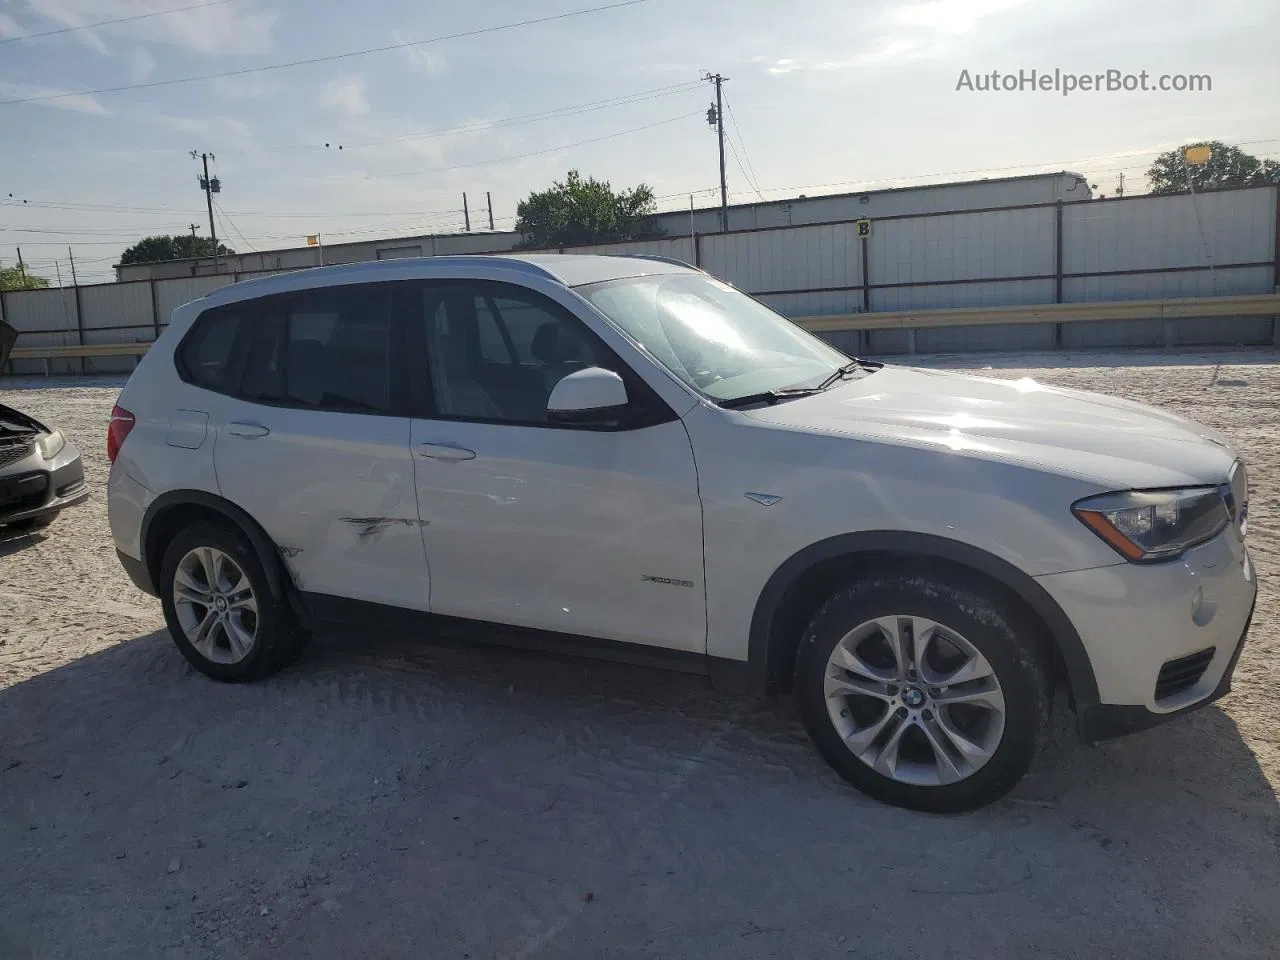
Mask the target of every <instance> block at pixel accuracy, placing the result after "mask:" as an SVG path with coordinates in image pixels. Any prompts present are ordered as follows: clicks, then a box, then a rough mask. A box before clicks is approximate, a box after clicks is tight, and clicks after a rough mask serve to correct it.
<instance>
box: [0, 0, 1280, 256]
mask: <svg viewBox="0 0 1280 960" xmlns="http://www.w3.org/2000/svg"><path fill="white" fill-rule="evenodd" d="M618 2H619V0H475V2H471V3H458V2H442V0H425V2H423V0H418V2H411V0H361V2H359V3H337V2H334V0H305V2H304V0H214V2H210V0H0V101H2V102H0V262H3V263H12V262H13V260H14V259H15V258H16V252H15V249H14V248H15V247H17V246H21V247H22V251H23V256H24V258H25V259H26V260H28V261H31V262H32V263H33V264H35V265H37V266H39V267H41V268H42V269H43V270H44V271H45V272H47V273H48V274H49V275H50V276H52V275H53V273H54V267H53V261H54V259H55V258H56V259H58V260H60V261H61V264H60V266H61V268H62V270H63V271H66V270H67V259H66V257H67V251H66V246H67V244H68V243H70V244H71V245H72V246H73V249H74V251H75V256H76V260H77V266H78V268H79V271H80V274H81V279H82V280H83V279H85V278H86V277H88V278H90V279H109V278H110V276H111V273H110V265H111V263H112V262H114V261H115V260H116V258H117V257H118V255H119V253H120V251H121V250H122V249H123V248H124V247H125V246H127V245H128V244H129V243H130V242H131V241H133V240H136V239H138V238H140V237H142V236H144V235H147V234H154V233H171V232H177V231H185V230H188V229H189V226H188V225H189V224H190V223H192V222H194V223H196V225H197V228H198V230H199V232H200V233H201V234H202V235H207V232H208V225H207V215H206V212H205V207H204V198H203V195H202V193H201V192H200V190H199V188H198V185H197V183H196V173H197V167H198V164H197V162H195V161H193V160H192V159H191V158H190V157H189V155H188V153H189V151H191V150H201V151H210V152H212V153H213V154H214V155H215V157H216V160H215V163H214V167H215V170H216V173H217V175H218V176H219V177H220V178H221V180H222V183H223V192H222V194H221V196H220V197H219V204H220V207H221V212H220V213H219V236H220V237H222V236H223V235H226V239H227V241H228V242H229V243H230V245H231V246H233V247H235V248H237V249H240V250H244V249H269V248H272V247H281V246H294V245H297V244H298V243H300V242H301V241H302V239H303V238H304V236H305V235H306V234H308V233H315V232H317V231H320V232H322V233H323V234H324V235H325V236H326V237H327V238H328V239H330V240H331V242H335V243H336V242H338V241H339V240H341V239H355V238H361V237H366V238H367V237H375V236H388V235H389V236H395V235H405V234H412V233H422V232H430V231H443V230H455V229H461V226H462V212H461V207H462V194H463V192H464V191H465V192H466V193H467V194H468V197H469V199H470V201H471V205H472V214H473V226H475V225H477V224H479V225H485V226H487V223H485V221H484V215H483V214H482V213H477V208H481V207H483V205H484V196H485V192H486V191H489V192H490V193H491V194H492V196H493V206H494V212H495V216H496V218H497V226H498V228H499V229H501V228H503V227H507V228H509V227H510V225H511V223H512V221H513V219H514V214H515V206H516V203H517V202H518V201H519V200H520V199H521V198H522V197H523V196H525V195H526V194H527V193H528V192H529V191H530V190H533V189H538V188H541V187H543V186H545V185H547V184H549V183H550V182H551V181H552V180H553V179H555V178H557V177H561V176H563V174H564V173H565V171H566V170H568V169H569V168H570V167H577V168H579V169H581V170H582V171H583V172H584V173H586V174H590V175H594V176H597V177H601V178H604V179H608V180H610V181H612V182H613V183H614V185H615V186H629V185H632V184H634V183H636V182H639V181H644V182H647V183H649V184H650V185H652V186H653V187H654V189H655V191H656V193H657V194H658V196H659V197H660V198H661V200H660V206H662V207H663V208H677V207H687V206H688V203H689V194H690V193H695V195H696V200H697V203H698V204H699V205H709V204H711V203H713V202H714V201H713V191H714V189H715V186H716V183H717V166H716V164H717V160H716V148H715V138H714V136H713V134H712V133H711V131H710V129H709V128H708V126H707V124H706V120H705V117H704V113H705V111H706V108H707V106H708V102H709V97H710V89H709V87H708V85H707V84H705V83H699V82H698V79H699V76H700V74H701V73H702V72H704V71H707V70H710V71H719V72H721V73H723V74H724V75H726V76H727V77H729V78H730V79H729V81H728V83H726V85H725V91H726V94H727V96H728V101H729V105H730V108H731V109H730V115H731V117H732V120H733V121H734V122H731V123H730V125H729V132H730V137H731V139H730V142H731V145H732V151H731V153H730V157H729V189H730V193H731V200H734V201H747V200H751V199H756V198H758V197H759V196H764V197H766V198H769V199H775V198H781V197H786V196H794V195H796V194H798V193H808V194H810V195H812V194H816V193H823V192H841V191H844V190H852V189H862V188H865V187H868V186H894V185H905V184H913V183H920V182H928V181H939V180H947V179H972V178H975V177H979V176H1006V175H1015V174H1022V173H1034V172H1038V171H1045V170H1059V169H1064V168H1065V169H1072V170H1077V171H1080V172H1083V173H1086V174H1088V175H1089V178H1090V180H1091V181H1092V182H1095V183H1097V185H1098V192H1100V193H1106V194H1108V195H1110V194H1112V193H1113V192H1114V190H1115V186H1116V180H1117V177H1118V175H1119V173H1120V172H1122V171H1123V172H1124V173H1125V175H1126V178H1127V181H1128V188H1127V190H1128V192H1134V191H1135V190H1139V191H1140V190H1141V189H1143V181H1142V173H1143V171H1144V170H1145V169H1146V167H1147V166H1148V164H1149V162H1150V160H1151V157H1152V156H1153V155H1154V154H1155V153H1156V152H1158V151H1159V150H1161V149H1166V148H1168V147H1171V146H1174V145H1176V144H1178V143H1180V142H1184V141H1187V140H1193V139H1201V138H1205V139H1208V138H1216V139H1221V140H1225V141H1228V142H1233V143H1239V144H1242V145H1245V149H1247V150H1249V151H1250V152H1252V153H1255V154H1256V155H1259V156H1271V157H1280V110H1278V109H1277V106H1276V103H1277V90H1280V57H1277V56H1276V55H1275V53H1274V44H1275V37H1276V36H1277V34H1278V33H1280V4H1277V3H1276V2H1275V0H1219V2H1216V3H1204V2H1200V0H1159V2H1156V0H1126V2H1125V3H1123V4H1119V3H1115V2H1114V0H1112V2H1103V0H1075V2H1072V3H1069V4H1068V3H1057V2H1055V3H1048V2H1043V0H1041V2H1031V0H927V2H873V0H868V2H857V0H844V2H837V0H788V2H779V0H734V2H729V0H633V2H631V3H629V4H624V5H622V6H618V7H615V8H614V9H600V10H596V11H595V12H586V13H581V14H580V15H571V16H564V17H561V18H559V19H551V20H546V21H545V22H542V23H534V24H526V25H523V26H510V27H507V28H505V29H498V30H492V29H490V28H494V27H504V26H505V25H509V24H515V23H517V22H519V21H528V20H534V19H540V18H549V17H556V16H558V15H562V14H574V12H575V11H583V10H587V9H589V8H592V7H602V6H603V7H607V6H608V5H610V4H614V3H618ZM166 11H167V12H166ZM150 14H157V15H150ZM124 18H127V19H124ZM109 20H118V21H121V22H116V23H111V24H105V25H101V26H96V27H93V28H91V29H67V28H69V27H72V28H75V27H85V26H86V25H92V24H101V23H102V22H103V21H109ZM458 34H469V35H464V36H456V35H458ZM435 38H440V39H435ZM424 41H425V42H424ZM371 48H389V49H381V50H380V51H379V52H369V53H363V54H359V55H351V56H347V54H352V53H355V52H358V51H367V50H370V49H371ZM317 58H319V59H317ZM297 61H316V62H309V63H301V64H297V65H293V66H279V65H281V64H289V63H296V62H297ZM263 67H270V68H272V69H266V70H263V69H261V68H263ZM1033 68H1035V69H1037V70H1039V71H1041V72H1044V71H1050V72H1052V71H1053V70H1054V69H1055V68H1057V69H1060V70H1062V71H1067V72H1073V73H1078V74H1092V73H1095V72H1101V71H1105V70H1107V69H1117V70H1120V71H1122V72H1124V73H1132V74H1137V73H1138V72H1140V71H1142V70H1146V71H1148V72H1149V74H1150V75H1151V78H1152V82H1154V80H1155V78H1157V77H1158V76H1159V75H1161V74H1165V73H1168V74H1192V73H1194V74H1209V75H1210V76H1211V77H1212V91H1211V92H1199V93H1176V92H1165V93H1161V92H1154V91H1153V92H1145V93H1143V92H1131V93H1126V92H1112V93H1108V92H1101V93H1096V92H1076V93H1073V94H1072V95H1070V96H1066V97H1064V96H1062V95H1061V94H1060V93H1054V92H1030V91H1027V92H981V91H976V90H974V91H968V90H959V91H958V90H957V89H956V86H957V82H958V80H959V78H960V76H961V71H962V70H968V71H970V75H971V76H975V77H976V76H977V75H978V74H981V73H988V74H989V73H990V72H991V71H992V70H998V71H1001V72H1002V73H1004V72H1015V73H1016V72H1017V71H1018V70H1020V69H1021V70H1026V71H1030V70H1031V69H1033ZM212 75H217V76H212ZM186 78H201V79H195V80H191V81H190V82H178V83H174V82H172V81H175V80H185V79H186ZM119 88H128V89H119ZM93 91H96V92H93ZM326 144H328V145H329V146H327V147H326ZM339 144H341V145H342V150H341V151H339V150H338V149H337V147H338V145H339ZM10 197H12V199H10ZM22 201H26V202H25V203H23V202H22Z"/></svg>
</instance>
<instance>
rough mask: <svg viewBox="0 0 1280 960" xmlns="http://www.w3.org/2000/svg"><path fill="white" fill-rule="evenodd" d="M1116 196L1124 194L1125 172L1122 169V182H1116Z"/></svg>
mask: <svg viewBox="0 0 1280 960" xmlns="http://www.w3.org/2000/svg"><path fill="white" fill-rule="evenodd" d="M1116 196H1117V197H1123V196H1124V172H1123V171H1121V173H1120V182H1119V183H1118V184H1116Z"/></svg>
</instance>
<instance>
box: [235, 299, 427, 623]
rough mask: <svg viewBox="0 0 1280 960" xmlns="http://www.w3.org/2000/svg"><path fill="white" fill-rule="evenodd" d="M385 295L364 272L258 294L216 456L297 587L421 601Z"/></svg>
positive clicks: (419, 551) (422, 575)
mask: <svg viewBox="0 0 1280 960" xmlns="http://www.w3.org/2000/svg"><path fill="white" fill-rule="evenodd" d="M393 299H394V293H393V288H392V287H391V286H389V285H384V284H363V285H353V286H350V287H330V288H326V289H322V290H315V291H307V292H303V293H298V294H290V295H283V296H280V297H273V298H268V299H266V300H264V301H263V307H264V312H263V313H262V315H261V316H260V317H259V318H257V326H256V330H255V331H254V335H253V337H252V339H251V340H250V342H249V343H248V344H247V345H246V347H245V349H244V351H243V352H244V359H243V360H242V361H241V363H242V364H243V372H242V374H241V376H240V387H239V390H238V391H237V393H238V396H237V397H235V398H234V399H230V398H228V399H226V402H224V403H221V404H220V405H219V409H218V410H217V412H216V419H217V421H218V422H217V424H216V431H217V434H216V445H215V448H214V466H215V469H216V471H217V478H218V485H219V488H220V489H221V491H222V493H223V495H224V496H225V497H227V499H229V500H231V501H233V502H234V503H236V504H238V505H239V506H241V507H243V508H244V509H245V510H247V511H248V512H249V513H250V515H252V516H253V517H254V519H256V520H257V521H258V523H260V524H261V525H262V526H263V528H264V529H265V530H266V532H267V534H268V535H269V536H270V537H271V539H272V540H273V541H274V542H275V543H276V544H277V546H278V547H279V548H280V550H281V553H282V555H283V559H284V562H285V565H286V566H287V567H288V568H289V571H290V573H291V574H292V575H293V577H294V580H295V582H296V583H297V585H298V587H299V589H301V590H303V591H305V592H308V593H318V594H328V595H331V596H335V597H344V598H349V599H356V600H367V601H373V602H377V603H383V604H391V605H395V606H401V607H408V608H413V609H419V610H425V609H426V607H427V593H428V582H427V565H426V556H425V553H424V550H423V545H422V538H421V535H420V533H419V530H418V525H419V521H418V508H417V495H416V491H415V489H414V479H413V477H414V467H413V459H412V455H411V454H410V452H409V438H410V420H409V417H408V416H407V413H408V410H407V407H406V403H405V400H404V396H405V392H404V389H403V388H404V385H403V373H402V372H401V371H398V369H397V368H399V367H402V366H403V365H402V364H400V363H397V362H393V358H398V357H402V356H403V350H402V349H400V348H399V347H398V344H397V337H398V336H399V334H398V332H397V331H395V330H393V326H392V322H391V317H392V309H391V305H392V302H393Z"/></svg>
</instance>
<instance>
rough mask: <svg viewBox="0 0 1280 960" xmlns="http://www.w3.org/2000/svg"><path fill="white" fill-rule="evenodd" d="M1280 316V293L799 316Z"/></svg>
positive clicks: (933, 319)
mask: <svg viewBox="0 0 1280 960" xmlns="http://www.w3.org/2000/svg"><path fill="white" fill-rule="evenodd" d="M1277 315H1280V294H1277V293H1261V294H1256V295H1250V296H1243V297H1192V298H1184V299H1177V300H1108V301H1105V302H1103V303H1042V304H1035V305H1032V306H1013V307H950V308H947V309H945V310H886V311H883V312H879V313H842V314H832V315H830V316H816V317H796V318H795V321H796V323H798V324H799V325H800V326H802V327H804V328H805V329H806V330H809V331H810V332H812V333H834V332H837V331H846V330H850V331H851V330H902V329H915V328H918V327H968V326H981V325H985V324H994V323H1076V322H1080V321H1086V320H1178V319H1196V318H1201V317H1258V316H1277Z"/></svg>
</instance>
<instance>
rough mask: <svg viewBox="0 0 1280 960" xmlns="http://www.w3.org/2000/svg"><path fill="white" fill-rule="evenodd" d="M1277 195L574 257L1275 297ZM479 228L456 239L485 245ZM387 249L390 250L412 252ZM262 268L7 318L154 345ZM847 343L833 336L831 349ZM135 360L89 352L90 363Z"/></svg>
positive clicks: (891, 299)
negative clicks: (189, 311)
mask: <svg viewBox="0 0 1280 960" xmlns="http://www.w3.org/2000/svg"><path fill="white" fill-rule="evenodd" d="M1278 201H1280V188H1276V187H1259V188H1253V189H1248V190H1227V191H1219V192H1214V193H1208V194H1204V195H1202V196H1200V197H1198V198H1196V200H1195V202H1194V203H1193V200H1192V198H1191V197H1190V196H1173V197H1126V198H1123V199H1116V200H1090V201H1081V202H1078V203H1067V202H1056V201H1055V202H1048V203H1045V202H1040V201H1037V202H1034V203H1032V204H1030V205H1027V206H1020V207H1012V208H1008V209H993V210H956V211H949V212H942V213H930V214H927V215H914V214H900V215H890V216H886V217H883V218H881V219H872V221H871V229H870V235H869V236H860V235H859V227H858V224H857V222H855V221H850V222H845V223H822V224H813V225H802V226H789V227H787V226H783V227H775V228H768V229H750V230H740V231H735V232H731V233H723V234H721V233H716V234H709V235H705V236H697V237H695V238H690V237H687V236H683V237H668V238H665V239H660V240H647V241H634V242H628V243H615V244H599V245H595V246H588V247H576V248H572V249H570V250H566V251H565V252H582V253H606V254H614V255H625V254H639V255H645V256H660V257H670V258H674V259H677V260H681V261H684V262H689V263H696V264H698V265H700V266H701V267H702V268H703V269H705V270H707V271H708V272H709V273H711V274H713V275H715V276H717V277H720V278H721V279H723V280H725V281H727V282H729V283H732V284H734V285H735V286H737V287H739V288H740V289H742V290H744V291H746V292H748V293H751V294H754V295H757V296H759V297H760V298H761V299H762V300H764V301H765V302H766V303H768V304H770V305H771V306H773V307H774V308H775V309H777V310H779V311H780V312H782V313H784V314H786V315H787V316H793V317H803V316H823V315H828V316H830V315H841V314H854V313H865V312H872V313H874V312H876V311H887V310H913V309H938V308H947V307H968V306H1003V305H1029V304H1040V303H1056V302H1062V303H1084V302H1099V301H1110V300H1125V299H1159V298H1174V297H1203V296H1224V295H1231V294H1257V293H1270V292H1277V291H1276V284H1277V278H1278V276H1280V260H1278V259H1277V251H1276V234H1277V224H1276V209H1277V202H1278ZM1202 231H1203V235H1202ZM483 236H484V235H475V236H474V237H463V238H447V239H449V240H450V241H459V242H463V241H465V242H468V243H469V242H473V241H474V242H476V243H479V242H480V241H481V240H482V238H483ZM431 239H432V238H423V243H424V244H426V241H428V240H431ZM435 239H437V240H439V239H441V238H435ZM397 243H400V241H397ZM383 246H384V247H385V248H386V249H385V250H382V251H381V253H382V254H383V255H386V256H402V255H405V254H406V253H412V252H413V251H407V250H406V249H405V248H404V247H403V246H400V247H393V246H390V245H388V244H384V245H383ZM453 246H457V244H453ZM423 249H424V250H425V249H427V247H426V246H424V247H423ZM449 252H460V251H458V250H455V249H452V248H451V249H450V250H449ZM328 253H329V251H328V249H326V260H328ZM864 265H865V266H864ZM280 269H281V268H276V267H272V268H271V269H269V270H267V271H264V272H265V273H272V272H280ZM255 275H261V274H258V273H255V274H242V275H240V276H239V277H238V278H235V277H231V276H227V275H225V274H223V275H220V276H210V277H184V278H173V279H164V280H152V281H143V282H134V283H116V284H99V285H94V286H86V287H80V288H78V289H76V288H66V289H53V290H33V291H21V292H13V293H5V294H3V295H2V296H0V314H2V315H3V318H4V319H6V320H7V321H8V322H9V323H10V324H12V325H13V326H14V327H16V328H17V329H18V331H19V332H20V335H21V336H20V339H19V341H18V346H20V347H21V346H46V345H49V346H51V345H61V344H76V343H86V344H97V343H116V342H137V341H149V340H151V339H153V338H154V336H155V333H156V330H157V329H159V328H162V327H163V326H164V324H165V323H166V322H167V319H168V317H169V315H170V314H171V313H172V312H173V310H174V308H176V307H178V306H180V305H181V304H183V303H186V302H188V301H190V300H194V299H196V298H198V297H202V296H204V295H206V294H207V293H209V292H211V291H212V290H216V289H218V288H219V287H222V286H225V285H227V284H228V283H231V282H234V281H235V280H237V279H248V278H249V277H251V276H255ZM1271 329H1272V328H1271V320H1270V319H1269V318H1266V317H1263V318H1231V317H1227V318H1215V319H1204V320H1196V319H1180V320H1178V321H1176V322H1175V323H1173V324H1172V326H1170V325H1169V324H1162V323H1161V322H1159V321H1154V320H1152V321H1146V320H1129V321H1121V322H1106V323H1102V322H1099V323H1071V324H1062V325H1061V326H1060V329H1057V330H1055V329H1054V328H1053V327H1052V326H1051V325H1043V326H1035V327H1012V326H975V327H969V328H935V329H931V330H919V331H916V333H915V334H914V335H912V334H910V333H909V332H908V331H906V330H901V329H900V330H893V331H887V330H886V331H872V332H870V333H869V334H868V335H867V336H866V337H865V338H861V337H854V338H853V339H854V340H856V341H858V342H860V343H863V344H864V349H865V350H866V351H867V352H871V353H890V352H897V351H900V350H908V349H915V350H919V351H925V350H947V351H950V350H964V349H980V350H992V349H1001V348H1008V349H1031V348H1038V347H1046V346H1053V345H1055V344H1058V345H1061V346H1068V347H1080V346H1136V345H1146V344H1152V345H1158V344H1162V343H1167V342H1169V339H1170V337H1172V342H1174V343H1187V344H1235V343H1264V342H1265V343H1270V342H1271ZM848 340H849V337H846V336H844V335H841V334H837V335H835V336H834V337H833V342H839V343H845V342H846V341H848ZM131 362H132V361H129V360H123V361H96V360H94V361H86V362H85V369H93V370H103V369H116V368H119V367H120V365H121V364H124V365H125V366H126V367H127V365H128V364H130V363H131ZM28 366H29V365H28ZM72 367H74V368H75V369H79V367H80V362H79V361H75V362H74V363H67V362H64V361H58V362H57V365H56V366H55V369H58V370H62V369H71V368H72ZM15 369H19V370H21V369H25V368H21V367H18V368H15Z"/></svg>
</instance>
